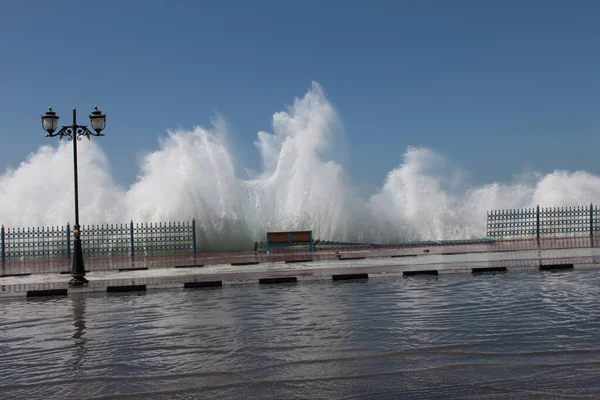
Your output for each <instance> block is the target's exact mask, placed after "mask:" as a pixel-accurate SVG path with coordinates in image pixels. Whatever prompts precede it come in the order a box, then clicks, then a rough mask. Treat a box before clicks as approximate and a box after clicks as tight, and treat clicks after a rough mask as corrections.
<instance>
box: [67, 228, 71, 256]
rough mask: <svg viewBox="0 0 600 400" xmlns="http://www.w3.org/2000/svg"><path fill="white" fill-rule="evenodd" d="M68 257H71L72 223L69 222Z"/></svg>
mask: <svg viewBox="0 0 600 400" xmlns="http://www.w3.org/2000/svg"><path fill="white" fill-rule="evenodd" d="M67 258H71V225H70V224H69V223H68V222H67Z"/></svg>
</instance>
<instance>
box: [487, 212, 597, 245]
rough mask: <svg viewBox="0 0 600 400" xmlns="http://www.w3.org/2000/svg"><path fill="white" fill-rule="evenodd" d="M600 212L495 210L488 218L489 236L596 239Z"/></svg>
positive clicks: (489, 213)
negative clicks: (582, 237)
mask: <svg viewBox="0 0 600 400" xmlns="http://www.w3.org/2000/svg"><path fill="white" fill-rule="evenodd" d="M599 218H600V210H599V209H598V206H594V205H593V204H590V205H589V206H581V207H577V206H576V207H540V206H539V205H538V206H536V207H535V208H526V209H517V210H494V211H490V212H488V214H487V236H488V237H492V238H526V237H537V238H540V237H545V236H555V237H560V236H582V235H592V236H593V235H594V234H596V233H597V232H598V231H600V224H598V219H599Z"/></svg>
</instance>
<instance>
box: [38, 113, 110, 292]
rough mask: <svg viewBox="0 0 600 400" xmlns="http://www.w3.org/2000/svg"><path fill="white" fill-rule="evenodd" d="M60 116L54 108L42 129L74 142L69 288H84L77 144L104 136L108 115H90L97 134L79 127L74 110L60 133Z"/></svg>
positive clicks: (84, 127) (47, 116) (46, 117)
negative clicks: (91, 137)
mask: <svg viewBox="0 0 600 400" xmlns="http://www.w3.org/2000/svg"><path fill="white" fill-rule="evenodd" d="M58 118H59V117H58V115H56V113H55V112H54V111H52V107H50V108H49V109H48V111H46V114H44V115H42V127H43V128H44V130H45V131H46V132H48V133H47V134H46V137H55V136H58V137H59V138H60V140H62V138H63V137H65V136H66V137H67V138H68V140H69V141H72V142H73V177H74V182H75V226H74V227H73V267H72V268H71V277H72V278H71V280H69V286H84V285H86V284H87V283H88V280H87V279H85V267H84V265H83V251H82V249H81V227H80V226H79V193H78V192H79V189H78V182H77V142H78V141H79V140H81V137H82V136H86V137H87V138H88V139H90V136H104V134H103V133H101V132H102V130H103V129H104V127H105V126H106V115H104V114H102V112H101V111H100V110H98V107H94V111H92V113H91V114H90V122H91V124H92V129H94V131H95V133H94V132H92V131H90V130H89V129H88V128H87V126H85V125H77V110H76V109H75V108H73V124H72V125H67V126H63V127H62V128H61V129H60V130H59V131H58V132H56V133H54V132H55V131H56V128H57V127H58Z"/></svg>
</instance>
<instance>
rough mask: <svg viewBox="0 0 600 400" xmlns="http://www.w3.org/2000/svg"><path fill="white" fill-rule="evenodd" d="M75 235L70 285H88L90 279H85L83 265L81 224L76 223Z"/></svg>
mask: <svg viewBox="0 0 600 400" xmlns="http://www.w3.org/2000/svg"><path fill="white" fill-rule="evenodd" d="M73 236H74V240H73V267H72V268H71V276H72V278H71V280H70V281H69V286H86V285H87V284H88V280H87V279H85V266H84V265H83V251H82V246H81V231H80V227H79V224H75V226H74V229H73Z"/></svg>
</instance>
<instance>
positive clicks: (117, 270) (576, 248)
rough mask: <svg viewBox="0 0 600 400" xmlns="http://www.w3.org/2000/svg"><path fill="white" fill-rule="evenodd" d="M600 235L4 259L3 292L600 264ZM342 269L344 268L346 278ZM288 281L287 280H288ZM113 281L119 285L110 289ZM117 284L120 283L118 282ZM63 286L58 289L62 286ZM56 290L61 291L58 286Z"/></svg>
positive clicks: (0, 269) (66, 291) (0, 283)
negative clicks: (74, 280) (73, 283)
mask: <svg viewBox="0 0 600 400" xmlns="http://www.w3.org/2000/svg"><path fill="white" fill-rule="evenodd" d="M599 244H600V243H598V238H596V237H585V238H559V239H554V238H553V239H542V240H539V241H538V240H514V241H498V242H494V243H480V244H444V245H433V246H377V245H373V246H347V247H343V246H340V247H335V248H332V247H328V248H317V251H315V252H312V253H310V252H308V251H305V250H303V249H299V250H295V249H294V248H293V247H290V248H286V249H279V250H278V251H276V252H274V253H271V254H270V255H266V254H265V253H260V252H253V251H246V252H229V253H201V254H196V255H193V254H192V255H189V254H188V255H170V256H136V257H112V258H86V259H85V265H86V270H87V271H88V274H87V276H86V278H87V279H89V281H90V282H89V284H88V286H87V287H84V288H70V287H69V286H68V285H67V281H68V280H69V278H70V276H69V272H70V260H68V259H51V260H48V259H45V260H9V261H6V262H5V263H0V297H2V296H20V295H30V296H31V295H36V293H35V291H50V292H46V293H44V292H39V293H37V294H39V295H43V294H62V295H64V294H73V293H91V292H106V291H111V290H118V291H121V289H119V288H122V290H151V289H160V288H183V287H186V285H187V287H202V286H206V285H203V284H194V282H211V283H210V284H207V285H208V286H210V285H213V284H214V285H217V282H218V285H229V284H239V283H267V282H269V279H271V281H272V282H276V281H277V279H275V280H273V278H283V277H287V279H288V280H287V281H288V282H289V281H302V280H316V279H336V277H338V279H353V278H365V277H368V278H375V277H377V276H390V275H393V274H398V275H401V276H405V275H413V274H419V273H427V274H444V273H472V272H478V271H480V270H481V269H488V270H491V271H496V272H498V271H507V272H514V271H519V270H521V271H522V270H531V269H534V270H539V269H540V268H548V266H555V268H596V267H598V266H600V249H599V248H598V245H599ZM340 276H342V277H341V278H340ZM284 281H285V280H284ZM109 288H113V289H109ZM115 288H116V289H115ZM57 290H59V291H58V292H56V291H57ZM52 291H55V292H52Z"/></svg>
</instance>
